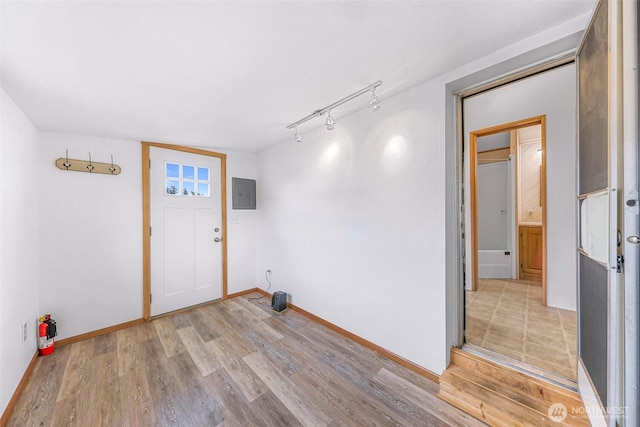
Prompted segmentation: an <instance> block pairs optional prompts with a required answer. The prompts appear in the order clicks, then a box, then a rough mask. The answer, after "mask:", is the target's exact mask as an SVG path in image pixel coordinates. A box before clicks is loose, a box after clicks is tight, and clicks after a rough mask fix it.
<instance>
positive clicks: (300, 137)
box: [293, 126, 302, 142]
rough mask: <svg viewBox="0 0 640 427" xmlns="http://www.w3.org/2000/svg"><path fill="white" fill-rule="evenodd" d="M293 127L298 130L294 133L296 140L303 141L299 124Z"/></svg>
mask: <svg viewBox="0 0 640 427" xmlns="http://www.w3.org/2000/svg"><path fill="white" fill-rule="evenodd" d="M293 128H294V129H295V130H296V133H295V135H294V138H295V139H296V142H302V135H300V134H299V133H298V126H294V127H293Z"/></svg>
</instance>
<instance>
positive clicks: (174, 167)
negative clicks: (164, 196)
mask: <svg viewBox="0 0 640 427" xmlns="http://www.w3.org/2000/svg"><path fill="white" fill-rule="evenodd" d="M165 174H166V176H167V178H178V177H179V176H180V165H178V164H176V163H167V164H166V168H165Z"/></svg>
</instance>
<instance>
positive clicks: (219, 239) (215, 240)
mask: <svg viewBox="0 0 640 427" xmlns="http://www.w3.org/2000/svg"><path fill="white" fill-rule="evenodd" d="M213 241H214V242H216V243H218V242H221V241H222V237H216V238H215V239H213Z"/></svg>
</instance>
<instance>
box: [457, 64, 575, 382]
mask: <svg viewBox="0 0 640 427" xmlns="http://www.w3.org/2000/svg"><path fill="white" fill-rule="evenodd" d="M575 70H576V68H575V65H574V64H566V65H562V66H559V67H556V68H553V69H551V70H547V71H544V72H541V73H538V74H535V75H533V76H529V77H526V78H523V79H521V80H517V81H514V82H510V83H508V84H506V85H502V86H498V87H493V88H491V89H489V90H485V91H478V92H475V93H472V94H469V95H462V97H461V110H460V114H461V115H460V118H461V119H462V120H461V130H462V135H461V136H463V139H462V141H463V144H464V149H463V156H462V171H463V172H462V173H463V183H464V192H463V197H462V199H463V202H464V209H463V211H462V212H464V215H465V220H464V228H463V230H464V234H463V239H464V240H463V242H464V257H463V259H464V264H463V267H462V268H463V271H464V282H465V286H464V299H465V301H464V304H463V307H464V328H463V330H464V331H463V337H464V342H463V343H462V345H463V347H464V348H465V350H468V351H471V352H476V353H480V354H481V355H483V356H484V357H487V358H489V359H492V360H495V361H499V362H500V363H503V364H506V365H508V366H512V367H516V368H517V369H519V370H522V371H526V372H529V373H532V374H534V375H537V376H539V377H543V378H545V379H547V380H552V381H555V382H556V383H558V384H562V385H563V386H565V387H569V388H574V389H575V387H576V377H577V375H576V372H577V321H576V317H577V316H576V300H577V292H576V273H577V267H576V266H575V256H574V253H575V241H576V236H575V230H576V213H575V204H574V202H573V201H574V200H575V189H576V183H575V164H576V155H575V152H576V145H575V144H576V143H575V135H576V127H575V104H576V99H575V87H576V74H575ZM541 113H542V114H541Z"/></svg>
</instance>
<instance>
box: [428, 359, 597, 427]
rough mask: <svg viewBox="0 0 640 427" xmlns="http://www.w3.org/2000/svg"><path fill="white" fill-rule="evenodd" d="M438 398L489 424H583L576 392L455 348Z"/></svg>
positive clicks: (555, 426)
mask: <svg viewBox="0 0 640 427" xmlns="http://www.w3.org/2000/svg"><path fill="white" fill-rule="evenodd" d="M438 396H439V397H440V398H441V399H442V400H444V401H446V402H449V403H451V404H452V405H454V406H456V407H457V408H459V409H462V410H463V411H465V412H467V413H468V414H471V415H473V416H474V417H476V418H478V419H479V420H481V421H483V422H485V423H487V424H489V425H491V426H530V425H531V426H553V427H558V426H589V420H588V416H587V414H586V411H585V408H584V405H583V404H582V400H581V399H580V396H579V395H578V394H577V393H576V392H574V391H572V390H568V389H566V388H564V387H561V386H558V385H555V384H551V383H548V382H546V381H544V380H542V379H540V378H537V377H534V376H531V375H527V374H526V373H524V372H520V371H518V370H515V369H513V368H510V367H507V366H503V365H500V364H498V363H495V362H492V361H491V360H489V359H486V358H483V357H481V356H478V355H475V354H472V353H469V352H467V351H464V350H461V349H457V348H454V349H452V350H451V364H450V365H449V367H448V368H447V370H446V371H444V373H443V374H442V375H441V376H440V391H439V393H438Z"/></svg>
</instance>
